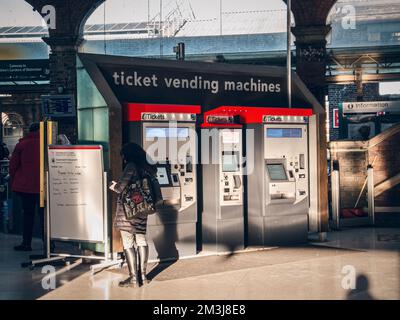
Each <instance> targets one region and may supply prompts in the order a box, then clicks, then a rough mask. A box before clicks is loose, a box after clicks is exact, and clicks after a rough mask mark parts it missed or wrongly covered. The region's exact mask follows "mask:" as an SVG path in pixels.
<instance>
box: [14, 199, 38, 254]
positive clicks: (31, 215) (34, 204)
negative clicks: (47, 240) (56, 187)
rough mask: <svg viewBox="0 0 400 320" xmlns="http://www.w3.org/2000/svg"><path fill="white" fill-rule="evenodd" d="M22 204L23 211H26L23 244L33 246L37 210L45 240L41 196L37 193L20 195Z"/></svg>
mask: <svg viewBox="0 0 400 320" xmlns="http://www.w3.org/2000/svg"><path fill="white" fill-rule="evenodd" d="M18 194H19V196H20V198H21V202H22V210H23V211H24V218H23V221H24V229H23V240H22V244H23V245H26V246H31V243H32V233H33V224H34V221H35V213H36V210H37V211H38V213H39V221H40V227H41V230H42V239H44V208H40V195H39V194H35V193H22V192H19V193H18Z"/></svg>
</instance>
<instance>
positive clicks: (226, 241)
mask: <svg viewBox="0 0 400 320" xmlns="http://www.w3.org/2000/svg"><path fill="white" fill-rule="evenodd" d="M203 130H208V132H209V133H210V137H211V140H212V142H210V140H208V141H204V139H205V138H204V137H205V136H206V135H204V134H203V133H204V132H203V133H202V173H203V176H202V180H203V181H202V182H203V183H202V186H203V211H202V243H203V251H205V252H214V253H218V252H234V251H236V250H240V249H243V248H244V218H243V190H244V188H243V167H242V163H243V161H242V153H243V150H242V148H243V147H242V146H243V144H242V129H241V128H229V127H225V128H215V127H214V128H212V127H208V128H203V129H202V131H203ZM203 148H207V150H203ZM205 153H207V155H208V156H207V157H205V155H204V154H205Z"/></svg>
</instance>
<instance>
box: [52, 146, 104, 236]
mask: <svg viewBox="0 0 400 320" xmlns="http://www.w3.org/2000/svg"><path fill="white" fill-rule="evenodd" d="M48 163H49V188H48V190H49V195H48V206H49V212H50V237H51V238H52V239H63V240H80V241H90V242H103V241H104V240H105V239H104V201H103V200H104V188H103V183H104V182H103V172H104V167H103V150H102V147H101V146H78V145H71V146H65V145H60V146H49V147H48Z"/></svg>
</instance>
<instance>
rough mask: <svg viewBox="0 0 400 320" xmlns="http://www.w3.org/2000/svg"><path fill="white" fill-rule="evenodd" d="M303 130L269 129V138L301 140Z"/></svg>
mask: <svg viewBox="0 0 400 320" xmlns="http://www.w3.org/2000/svg"><path fill="white" fill-rule="evenodd" d="M302 133H303V132H302V130H301V128H267V138H301V137H302Z"/></svg>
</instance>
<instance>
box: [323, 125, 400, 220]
mask: <svg viewBox="0 0 400 320" xmlns="http://www.w3.org/2000/svg"><path fill="white" fill-rule="evenodd" d="M330 151H331V161H337V162H338V163H339V168H340V204H341V205H340V207H341V208H352V207H353V206H359V207H367V206H368V201H367V197H366V194H367V189H368V188H367V187H366V178H367V166H368V165H370V166H372V167H373V170H374V173H373V177H374V184H373V185H374V205H375V226H380V227H400V124H397V125H395V126H393V127H391V128H389V129H387V130H385V131H384V132H382V133H380V134H378V135H377V136H375V137H373V138H371V139H370V140H367V141H347V140H346V141H333V142H331V143H330ZM360 199H361V201H359V200H360Z"/></svg>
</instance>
